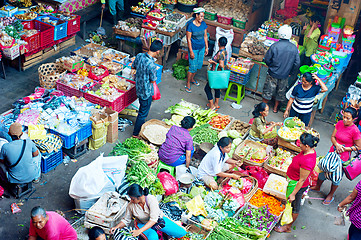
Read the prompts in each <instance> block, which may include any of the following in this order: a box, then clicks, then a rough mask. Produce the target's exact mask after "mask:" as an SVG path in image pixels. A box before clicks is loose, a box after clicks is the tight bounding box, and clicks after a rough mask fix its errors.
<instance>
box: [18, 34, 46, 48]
mask: <svg viewBox="0 0 361 240" xmlns="http://www.w3.org/2000/svg"><path fill="white" fill-rule="evenodd" d="M21 39H22V40H24V41H25V42H27V43H28V44H27V46H26V48H27V49H28V53H32V52H35V51H37V50H38V49H39V48H41V37H40V32H38V33H37V34H34V35H33V36H30V37H21Z"/></svg>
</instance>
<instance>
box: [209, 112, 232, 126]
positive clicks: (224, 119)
mask: <svg viewBox="0 0 361 240" xmlns="http://www.w3.org/2000/svg"><path fill="white" fill-rule="evenodd" d="M230 122H231V118H230V117H229V116H228V115H221V114H218V115H217V116H214V117H212V119H211V120H210V121H209V125H211V126H212V127H213V128H215V129H219V130H223V129H225V128H226V127H227V126H228V124H229V123H230Z"/></svg>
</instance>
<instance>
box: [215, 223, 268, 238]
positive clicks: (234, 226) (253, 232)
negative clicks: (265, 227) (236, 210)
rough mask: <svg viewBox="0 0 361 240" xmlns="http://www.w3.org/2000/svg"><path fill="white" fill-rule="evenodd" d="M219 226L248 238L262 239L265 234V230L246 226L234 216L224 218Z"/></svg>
mask: <svg viewBox="0 0 361 240" xmlns="http://www.w3.org/2000/svg"><path fill="white" fill-rule="evenodd" d="M219 226H221V227H223V228H224V229H227V230H229V231H231V232H233V233H237V234H239V235H241V236H244V237H247V238H249V239H263V238H265V237H266V236H267V232H266V231H260V230H258V229H253V228H250V227H247V226H245V225H243V224H242V222H241V221H239V220H237V219H234V218H226V219H224V220H223V221H222V222H221V223H220V225H219Z"/></svg>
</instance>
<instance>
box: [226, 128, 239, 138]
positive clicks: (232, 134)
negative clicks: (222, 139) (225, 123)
mask: <svg viewBox="0 0 361 240" xmlns="http://www.w3.org/2000/svg"><path fill="white" fill-rule="evenodd" d="M227 134H228V137H230V138H233V139H235V138H239V137H240V134H239V132H238V131H237V130H229V131H228V132H227Z"/></svg>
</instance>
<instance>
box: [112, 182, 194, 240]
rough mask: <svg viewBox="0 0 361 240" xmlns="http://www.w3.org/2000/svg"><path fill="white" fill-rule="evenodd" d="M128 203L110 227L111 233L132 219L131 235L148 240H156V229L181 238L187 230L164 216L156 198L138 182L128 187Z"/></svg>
mask: <svg viewBox="0 0 361 240" xmlns="http://www.w3.org/2000/svg"><path fill="white" fill-rule="evenodd" d="M128 196H129V197H130V199H131V200H130V203H129V204H128V206H127V210H126V212H125V216H124V218H123V219H122V220H121V221H120V223H119V224H118V225H116V226H115V227H113V228H111V229H110V233H111V234H113V233H114V231H115V229H117V228H124V227H125V226H127V225H129V224H130V223H131V221H132V220H133V219H135V220H134V226H135V230H133V231H131V233H132V236H133V237H138V236H142V237H143V238H144V239H148V240H158V239H159V238H158V234H157V230H159V231H161V232H163V233H165V234H167V235H168V236H170V237H174V238H181V237H183V236H185V235H186V234H187V231H186V230H185V229H184V228H182V227H181V226H179V225H177V224H176V223H174V222H173V221H172V220H170V219H169V218H167V217H165V216H164V214H163V212H162V211H161V210H160V208H159V203H158V200H157V199H156V198H155V196H153V195H149V190H148V188H144V189H143V188H142V187H141V186H139V185H138V184H132V185H131V186H130V187H129V189H128Z"/></svg>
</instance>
